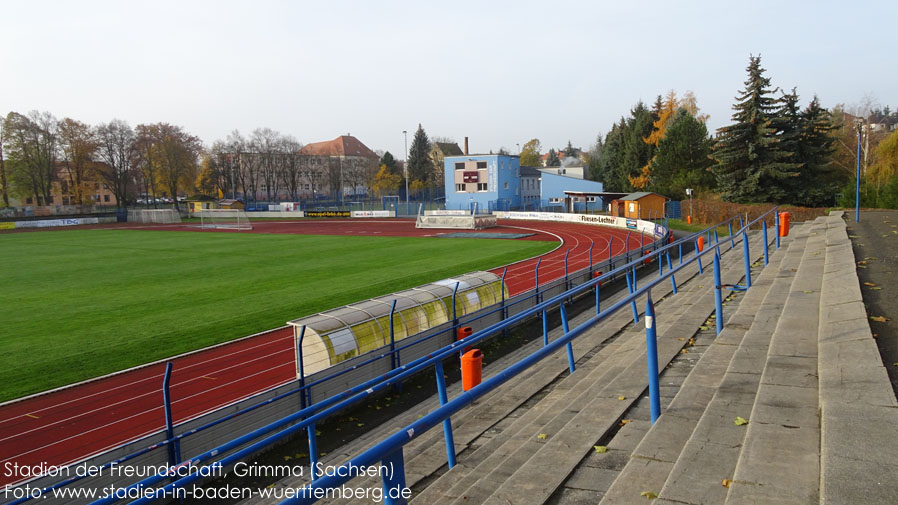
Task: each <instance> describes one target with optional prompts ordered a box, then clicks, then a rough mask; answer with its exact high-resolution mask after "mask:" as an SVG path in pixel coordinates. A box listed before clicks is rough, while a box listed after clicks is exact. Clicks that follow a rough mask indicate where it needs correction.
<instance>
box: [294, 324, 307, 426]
mask: <svg viewBox="0 0 898 505" xmlns="http://www.w3.org/2000/svg"><path fill="white" fill-rule="evenodd" d="M305 336H306V325H302V327H300V329H299V341H298V342H297V343H296V366H297V368H298V369H299V370H298V371H299V389H300V390H301V391H300V392H299V408H300V410H302V409H304V408H306V406H307V404H306V371H305V369H304V368H303V361H304V360H303V356H302V339H303V337H305Z"/></svg>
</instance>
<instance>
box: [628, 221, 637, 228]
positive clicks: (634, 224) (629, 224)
mask: <svg viewBox="0 0 898 505" xmlns="http://www.w3.org/2000/svg"><path fill="white" fill-rule="evenodd" d="M627 228H629V229H631V230H635V229H636V220H635V219H627Z"/></svg>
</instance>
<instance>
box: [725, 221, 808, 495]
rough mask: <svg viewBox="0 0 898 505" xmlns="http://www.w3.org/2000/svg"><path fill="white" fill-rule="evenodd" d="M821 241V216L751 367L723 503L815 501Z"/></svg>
mask: <svg viewBox="0 0 898 505" xmlns="http://www.w3.org/2000/svg"><path fill="white" fill-rule="evenodd" d="M824 238H825V218H818V219H817V220H815V221H814V223H813V224H812V226H811V228H810V235H809V236H808V239H807V243H806V245H805V249H804V253H803V255H802V258H801V264H800V265H799V266H798V272H797V274H796V276H795V280H794V281H793V283H792V287H791V289H790V290H789V294H788V297H787V299H786V303H785V306H784V308H783V313H782V316H781V317H780V320H779V322H778V323H777V325H776V329H775V330H774V331H773V333H772V335H771V337H770V345H769V349H768V350H767V352H766V355H765V356H764V357H763V359H761V360H760V362H759V363H758V365H760V366H758V367H757V368H754V367H752V368H754V372H753V373H754V375H756V374H757V373H758V372H761V374H760V377H758V378H757V379H754V378H753V379H752V380H757V381H758V382H757V385H753V387H752V388H751V389H753V391H748V390H746V391H745V392H746V393H747V396H748V395H751V396H753V397H754V398H753V400H754V401H753V405H752V407H751V414H750V416H749V417H748V418H747V419H749V423H748V425H747V427H746V428H747V429H746V430H744V441H743V443H742V447H741V451H740V452H739V453H738V462H737V464H736V467H735V472H734V474H733V476H732V480H733V483H732V484H731V485H730V487H729V491H728V492H727V496H726V502H728V503H757V502H763V503H814V502H817V501H818V487H819V481H820V476H819V441H820V419H819V415H818V402H817V333H818V322H819V319H820V288H821V283H822V278H823V262H824V259H825V256H824V253H825V249H824V245H825V243H824ZM747 375H748V374H747ZM752 384H754V383H752ZM727 469H729V468H727ZM723 478H730V477H729V476H725V477H723ZM708 485H709V486H710V484H708Z"/></svg>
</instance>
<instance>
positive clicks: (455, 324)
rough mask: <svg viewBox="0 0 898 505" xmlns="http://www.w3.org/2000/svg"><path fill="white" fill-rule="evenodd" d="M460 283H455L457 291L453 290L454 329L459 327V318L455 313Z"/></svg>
mask: <svg viewBox="0 0 898 505" xmlns="http://www.w3.org/2000/svg"><path fill="white" fill-rule="evenodd" d="M459 284H460V283H458V282H456V283H455V289H453V290H452V328H453V329H454V328H455V327H456V326H458V316H457V315H456V313H455V297H456V295H458V285H459Z"/></svg>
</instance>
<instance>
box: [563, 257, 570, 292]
mask: <svg viewBox="0 0 898 505" xmlns="http://www.w3.org/2000/svg"><path fill="white" fill-rule="evenodd" d="M570 254H571V250H570V249H568V250H567V251H566V252H565V253H564V290H565V291H567V290H568V281H567V257H568V255H570Z"/></svg>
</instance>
